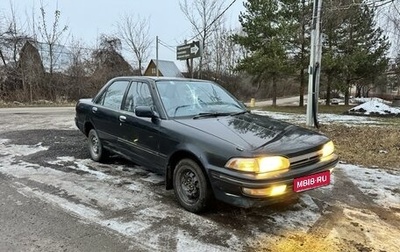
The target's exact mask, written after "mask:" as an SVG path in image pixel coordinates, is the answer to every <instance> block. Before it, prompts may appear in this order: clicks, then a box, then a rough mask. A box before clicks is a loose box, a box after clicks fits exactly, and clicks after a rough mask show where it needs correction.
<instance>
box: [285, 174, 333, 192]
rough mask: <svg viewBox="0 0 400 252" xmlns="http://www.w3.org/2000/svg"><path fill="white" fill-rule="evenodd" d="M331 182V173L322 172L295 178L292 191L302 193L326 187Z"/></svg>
mask: <svg viewBox="0 0 400 252" xmlns="http://www.w3.org/2000/svg"><path fill="white" fill-rule="evenodd" d="M330 182H331V172H330V171H324V172H320V173H316V174H313V175H309V176H304V177H299V178H295V179H294V180H293V191H295V192H303V191H307V190H310V189H314V188H318V187H322V186H327V185H329V184H330Z"/></svg>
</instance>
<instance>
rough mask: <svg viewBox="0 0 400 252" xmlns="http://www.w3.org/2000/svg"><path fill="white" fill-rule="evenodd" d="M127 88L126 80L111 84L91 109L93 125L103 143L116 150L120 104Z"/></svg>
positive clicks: (127, 82)
mask: <svg viewBox="0 0 400 252" xmlns="http://www.w3.org/2000/svg"><path fill="white" fill-rule="evenodd" d="M128 86H129V81H127V80H116V81H114V82H113V83H111V84H110V85H109V86H108V87H107V88H106V89H105V90H104V91H103V93H102V94H101V95H100V97H98V99H97V100H96V101H95V105H94V106H93V107H92V108H91V113H92V121H93V125H94V127H95V129H96V131H97V133H98V135H99V137H100V139H102V140H103V143H104V144H105V145H106V146H108V147H109V148H112V149H114V148H118V142H117V138H118V137H117V132H116V129H118V126H119V123H120V121H119V115H120V110H121V104H122V100H123V97H124V95H125V93H126V90H127V88H128Z"/></svg>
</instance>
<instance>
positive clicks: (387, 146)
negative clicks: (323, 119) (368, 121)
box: [320, 124, 400, 170]
mask: <svg viewBox="0 0 400 252" xmlns="http://www.w3.org/2000/svg"><path fill="white" fill-rule="evenodd" d="M320 131H321V132H322V133H324V134H326V135H327V136H329V137H330V138H331V139H332V140H333V141H334V143H335V146H336V150H337V153H338V154H339V156H340V159H341V160H342V161H345V162H348V163H351V164H358V165H363V166H366V167H379V168H387V169H396V170H400V128H399V127H398V126H396V125H393V126H384V127H376V126H362V127H361V126H358V127H348V126H344V125H334V124H332V125H323V126H322V127H321V128H320Z"/></svg>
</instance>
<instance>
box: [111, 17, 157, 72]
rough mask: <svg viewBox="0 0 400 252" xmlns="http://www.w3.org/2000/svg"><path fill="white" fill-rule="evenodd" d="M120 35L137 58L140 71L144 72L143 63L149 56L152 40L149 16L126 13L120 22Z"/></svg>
mask: <svg viewBox="0 0 400 252" xmlns="http://www.w3.org/2000/svg"><path fill="white" fill-rule="evenodd" d="M117 25H118V35H119V36H120V37H121V38H122V40H123V41H124V42H125V44H126V45H127V46H128V47H129V50H130V51H131V52H132V53H133V54H134V56H135V58H136V60H137V64H138V65H137V66H138V68H139V72H140V73H142V64H143V62H144V61H146V60H147V59H148V57H149V49H150V46H151V42H152V40H151V39H150V36H149V30H150V22H149V18H141V17H140V16H137V17H136V18H135V17H132V16H130V15H128V14H126V15H124V16H123V17H122V18H121V20H120V21H119V22H118V24H117Z"/></svg>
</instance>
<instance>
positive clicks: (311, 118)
mask: <svg viewBox="0 0 400 252" xmlns="http://www.w3.org/2000/svg"><path fill="white" fill-rule="evenodd" d="M321 12H322V0H314V6H313V17H312V30H311V50H310V65H309V67H308V73H309V75H308V96H307V113H306V123H307V126H309V127H318V119H317V114H318V98H319V81H320V73H321V57H322V56H321V54H322V40H321Z"/></svg>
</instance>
